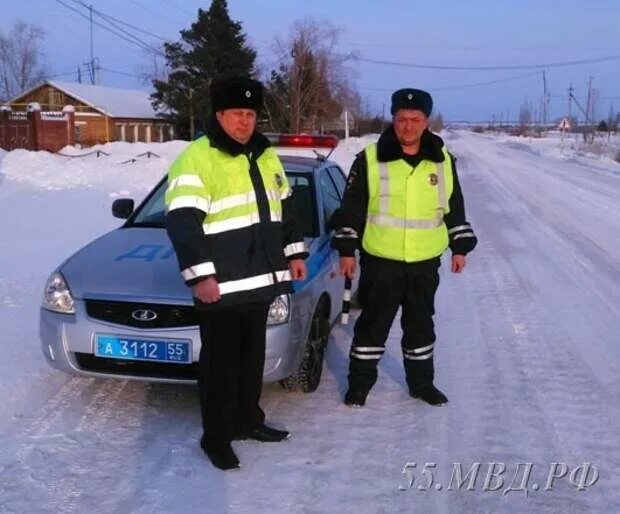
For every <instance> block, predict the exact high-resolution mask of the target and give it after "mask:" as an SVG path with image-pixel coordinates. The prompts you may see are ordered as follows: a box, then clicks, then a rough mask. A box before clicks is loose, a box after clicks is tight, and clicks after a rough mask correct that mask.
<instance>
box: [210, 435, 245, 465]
mask: <svg viewBox="0 0 620 514" xmlns="http://www.w3.org/2000/svg"><path fill="white" fill-rule="evenodd" d="M200 447H201V448H202V451H204V452H205V454H206V455H207V457H209V460H210V461H211V463H212V464H213V465H214V466H215V467H216V468H219V469H222V470H228V469H237V468H240V467H241V464H240V463H239V459H238V458H237V456H236V455H235V452H234V451H233V449H232V446H230V443H217V444H213V443H209V442H208V441H207V440H206V439H205V438H204V436H203V437H202V439H201V440H200Z"/></svg>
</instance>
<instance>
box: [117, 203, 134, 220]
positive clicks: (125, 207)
mask: <svg viewBox="0 0 620 514" xmlns="http://www.w3.org/2000/svg"><path fill="white" fill-rule="evenodd" d="M132 212H133V199H132V198H119V199H118V200H114V202H113V203H112V216H114V217H115V218H120V219H122V220H126V219H127V218H129V216H131V213H132Z"/></svg>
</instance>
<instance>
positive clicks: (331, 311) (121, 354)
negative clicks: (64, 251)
mask: <svg viewBox="0 0 620 514" xmlns="http://www.w3.org/2000/svg"><path fill="white" fill-rule="evenodd" d="M336 144H337V140H336V139H335V138H329V137H327V136H323V137H310V136H296V137H293V136H289V137H288V138H286V137H280V138H278V139H277V141H275V142H274V146H289V145H293V146H297V147H300V146H301V147H304V146H305V147H310V146H328V147H332V148H333V147H335V145H336ZM281 160H282V164H283V165H284V169H285V171H286V175H287V177H288V180H289V183H290V185H291V187H292V188H293V191H294V192H293V195H294V196H293V198H294V200H295V202H296V206H297V210H298V213H299V221H300V223H302V225H303V230H304V234H305V238H306V243H307V245H308V250H309V252H310V256H309V258H308V260H307V261H306V264H307V267H308V279H307V280H306V281H304V282H302V283H299V282H297V283H295V293H294V294H293V295H282V296H280V297H278V298H276V300H275V301H274V302H273V304H272V305H271V308H270V310H269V318H268V326H267V348H266V361H265V371H264V380H265V381H267V382H274V381H281V383H282V384H283V385H285V386H287V387H289V388H290V387H294V386H298V387H299V388H300V389H301V390H302V391H305V392H312V391H314V390H315V389H316V388H317V387H318V385H319V382H320V379H321V371H322V366H323V356H324V351H325V345H326V344H327V340H328V336H329V332H330V327H331V325H332V324H333V323H334V321H335V320H336V318H337V315H338V314H339V312H340V311H341V307H342V298H343V282H344V281H343V279H342V277H340V276H339V275H338V256H337V253H336V252H334V251H333V250H332V249H331V248H330V235H329V231H328V229H327V220H328V219H329V217H330V215H331V214H332V212H333V211H334V210H335V209H336V208H337V207H338V206H339V205H340V202H341V199H342V194H343V191H344V187H345V183H346V179H345V176H344V174H343V172H342V170H341V169H340V167H339V166H338V165H337V164H336V163H334V162H332V161H329V160H326V159H325V158H323V157H321V156H320V155H318V156H317V157H316V158H311V157H294V156H281ZM166 187H167V183H166V178H165V177H164V178H162V180H161V181H160V182H159V183H158V184H157V185H156V186H155V188H154V189H153V190H152V191H151V192H150V193H149V194H148V195H147V197H146V198H145V200H144V201H143V202H142V203H141V204H140V205H139V206H138V208H137V209H135V210H134V201H133V200H131V199H118V200H116V201H115V202H114V203H113V205H112V212H113V214H114V216H116V217H118V218H121V219H126V220H127V221H126V222H125V223H124V224H123V225H122V226H121V227H120V228H118V229H116V230H113V231H111V232H108V233H107V234H105V235H103V236H102V237H100V238H98V239H96V240H95V241H93V242H91V243H90V244H88V245H86V246H85V247H84V248H82V249H81V250H78V251H77V252H76V253H75V254H73V255H72V256H71V257H70V258H69V259H67V261H65V262H64V263H63V264H62V265H60V266H59V267H58V269H56V270H55V271H54V272H53V273H52V274H51V276H50V277H49V279H48V281H47V284H46V286H45V292H44V299H43V304H42V307H41V310H40V339H41V343H42V350H43V353H44V354H45V356H46V357H47V360H48V362H49V364H50V365H51V366H53V367H55V368H57V369H60V370H63V371H65V372H68V373H72V374H76V375H83V376H91V377H95V376H99V377H116V378H123V379H127V378H129V379H139V380H147V381H153V382H184V381H185V382H190V381H193V380H195V379H196V372H197V361H198V356H199V354H200V334H199V330H198V326H197V320H196V312H195V310H194V307H193V301H192V297H191V293H190V289H189V288H188V287H187V286H186V285H185V283H184V282H183V280H182V278H181V275H180V273H179V269H178V265H177V260H176V256H175V253H174V250H173V248H172V245H171V243H170V240H169V239H168V236H167V234H166V230H165V228H164V227H165V206H164V193H165V191H166Z"/></svg>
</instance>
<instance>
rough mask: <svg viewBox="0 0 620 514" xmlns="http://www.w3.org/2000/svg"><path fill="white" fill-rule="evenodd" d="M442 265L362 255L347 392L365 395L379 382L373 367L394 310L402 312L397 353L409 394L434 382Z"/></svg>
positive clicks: (429, 261)
mask: <svg viewBox="0 0 620 514" xmlns="http://www.w3.org/2000/svg"><path fill="white" fill-rule="evenodd" d="M440 263H441V261H440V259H439V258H436V259H431V260H428V261H423V262H416V263H409V264H407V263H404V262H398V261H392V260H388V259H381V258H378V257H374V256H371V255H368V254H362V258H361V262H360V265H361V272H360V282H359V292H358V297H359V302H360V304H361V307H362V312H361V314H360V316H359V318H358V320H357V322H356V324H355V329H354V337H353V342H352V344H351V353H350V360H349V387H350V388H352V389H355V390H358V391H361V392H368V391H370V389H371V388H372V386H373V385H374V384H375V382H376V381H377V365H378V363H379V360H380V359H381V356H382V355H383V353H384V352H385V341H386V340H387V337H388V334H389V332H390V328H391V327H392V323H393V321H394V317H395V316H396V313H397V311H398V308H399V307H401V308H402V313H401V328H402V331H403V335H402V339H401V348H402V352H403V364H404V367H405V374H406V377H407V385H408V386H409V390H410V391H415V390H416V389H418V388H420V387H423V386H425V385H430V384H432V383H433V378H434V365H433V347H434V343H435V330H434V324H433V315H434V314H435V293H436V291H437V287H438V286H439V266H440Z"/></svg>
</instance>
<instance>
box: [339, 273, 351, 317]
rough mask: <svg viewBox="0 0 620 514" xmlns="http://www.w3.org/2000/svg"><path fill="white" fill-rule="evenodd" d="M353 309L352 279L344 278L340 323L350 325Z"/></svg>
mask: <svg viewBox="0 0 620 514" xmlns="http://www.w3.org/2000/svg"><path fill="white" fill-rule="evenodd" d="M350 307H351V279H350V278H349V277H344V295H343V296H342V317H341V318H340V322H341V323H342V324H343V325H346V324H347V323H349V308H350Z"/></svg>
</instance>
